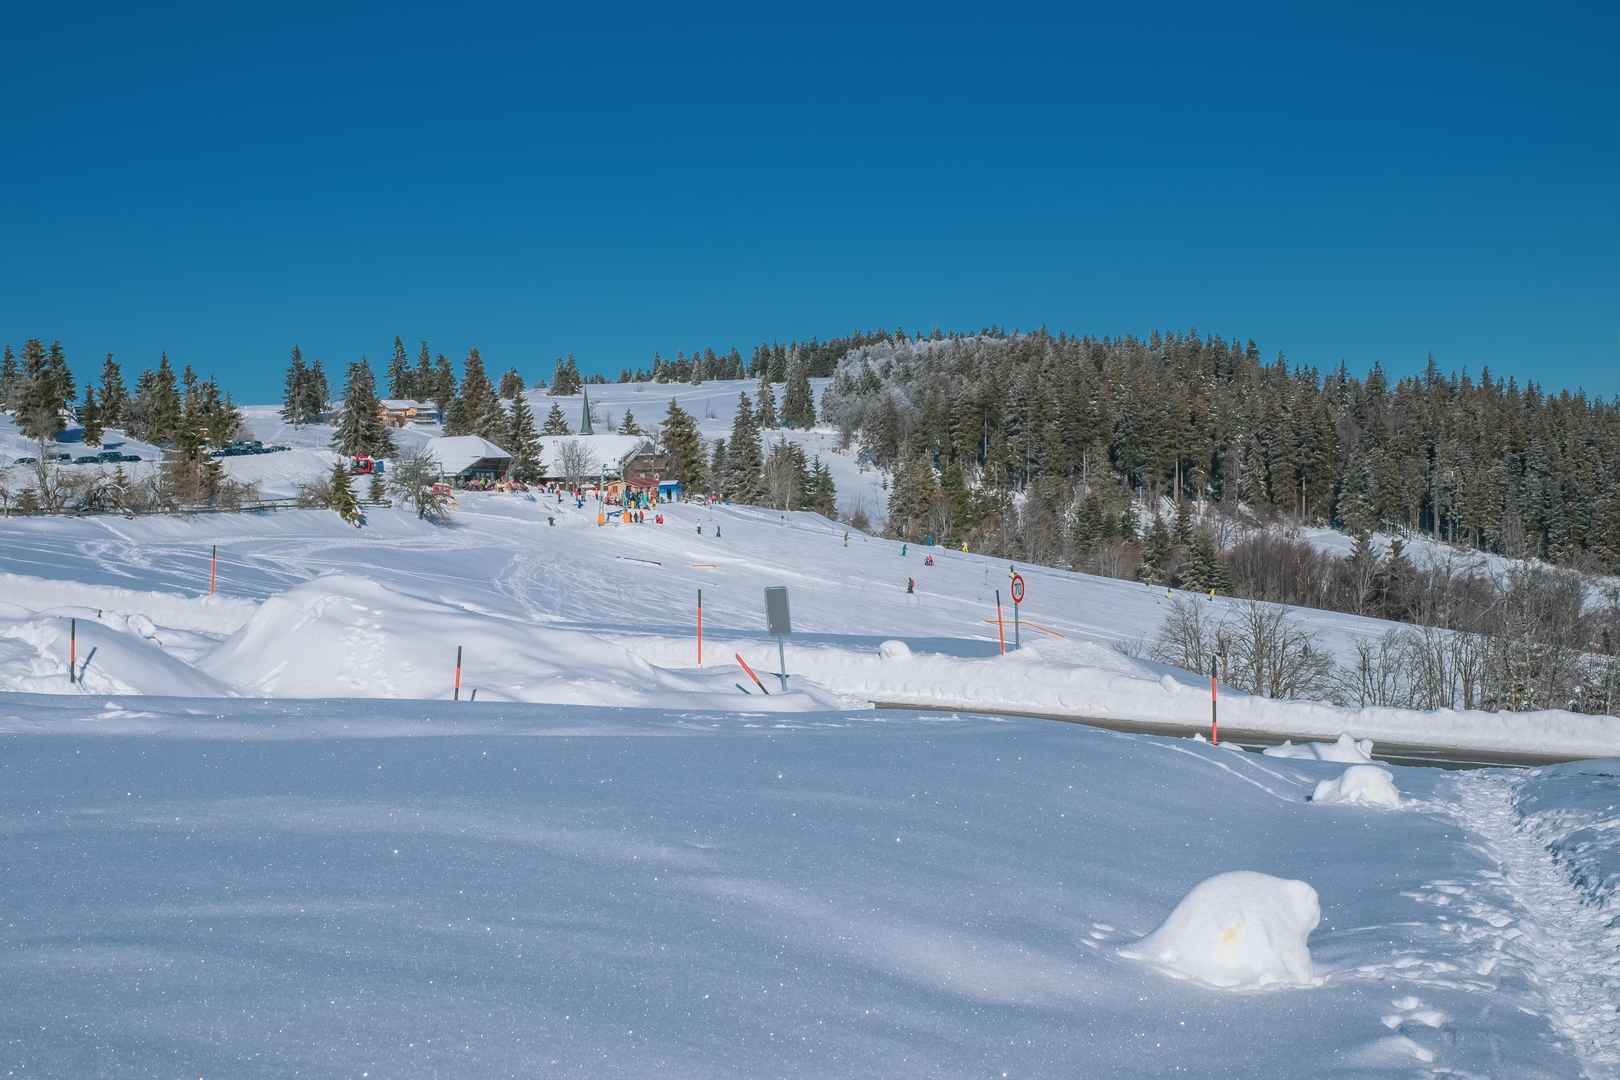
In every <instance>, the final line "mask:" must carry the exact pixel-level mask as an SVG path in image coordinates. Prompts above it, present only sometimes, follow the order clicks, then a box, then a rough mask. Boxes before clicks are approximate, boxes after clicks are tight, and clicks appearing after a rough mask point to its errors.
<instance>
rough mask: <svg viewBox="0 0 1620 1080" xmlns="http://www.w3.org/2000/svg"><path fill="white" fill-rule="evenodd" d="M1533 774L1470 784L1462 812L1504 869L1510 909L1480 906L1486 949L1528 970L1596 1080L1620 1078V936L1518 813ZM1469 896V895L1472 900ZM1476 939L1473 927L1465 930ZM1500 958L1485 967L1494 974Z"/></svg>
mask: <svg viewBox="0 0 1620 1080" xmlns="http://www.w3.org/2000/svg"><path fill="white" fill-rule="evenodd" d="M1524 779H1525V774H1511V773H1502V772H1496V771H1489V772H1476V773H1467V774H1463V775H1461V776H1460V777H1459V778H1458V780H1457V785H1456V788H1457V798H1458V802H1457V804H1456V813H1457V815H1458V816H1459V818H1460V819H1461V820H1462V821H1463V822H1464V823H1465V824H1466V825H1467V826H1468V828H1469V829H1470V830H1471V831H1472V832H1473V833H1474V834H1475V836H1477V837H1478V839H1479V840H1480V841H1481V845H1480V847H1481V851H1482V853H1483V854H1484V855H1485V856H1486V857H1487V858H1488V859H1490V860H1491V861H1492V862H1494V863H1495V865H1496V871H1495V875H1488V876H1497V885H1498V889H1499V891H1500V893H1502V894H1504V896H1505V898H1506V900H1507V901H1508V903H1507V905H1506V908H1505V909H1504V908H1502V907H1497V906H1495V905H1493V904H1490V903H1487V902H1479V901H1471V902H1469V903H1468V905H1467V906H1468V913H1469V914H1470V915H1472V916H1474V917H1475V918H1476V919H1478V920H1479V923H1478V924H1476V925H1475V927H1474V933H1475V934H1476V935H1477V939H1476V940H1477V942H1478V943H1479V944H1480V945H1482V946H1484V947H1485V948H1487V949H1489V950H1491V951H1492V953H1497V952H1501V953H1507V954H1510V955H1512V956H1513V957H1515V958H1517V959H1520V960H1523V961H1525V962H1526V964H1527V968H1528V970H1527V971H1526V976H1527V978H1528V980H1529V982H1530V983H1531V985H1532V986H1534V987H1535V988H1536V989H1537V990H1538V991H1539V993H1540V995H1541V997H1542V998H1544V999H1545V1002H1546V1014H1545V1015H1546V1017H1547V1019H1548V1021H1549V1022H1550V1023H1551V1024H1552V1026H1553V1028H1554V1029H1555V1030H1557V1031H1558V1032H1559V1033H1560V1034H1562V1035H1564V1036H1565V1037H1566V1038H1568V1039H1569V1041H1570V1043H1571V1044H1572V1045H1573V1046H1574V1049H1575V1053H1576V1055H1577V1056H1578V1057H1579V1059H1580V1061H1581V1064H1582V1066H1583V1067H1584V1068H1585V1070H1586V1075H1587V1076H1589V1077H1593V1078H1597V1077H1613V1076H1615V1075H1620V927H1617V926H1614V925H1611V913H1609V912H1608V911H1606V910H1605V908H1604V906H1603V905H1602V904H1601V903H1600V902H1599V898H1598V897H1595V896H1592V895H1588V894H1587V893H1584V892H1582V891H1581V890H1580V889H1578V888H1577V887H1576V886H1575V885H1574V884H1573V883H1572V882H1571V880H1570V877H1569V874H1568V873H1567V872H1566V870H1565V868H1564V866H1563V865H1562V864H1561V863H1560V862H1559V861H1557V860H1556V859H1555V858H1554V857H1553V855H1552V854H1551V853H1550V852H1549V851H1548V848H1547V845H1546V844H1545V843H1544V842H1543V841H1542V840H1541V839H1540V838H1538V837H1537V836H1536V834H1535V833H1534V832H1533V831H1532V830H1531V828H1530V827H1529V826H1528V824H1527V823H1526V821H1525V819H1524V817H1523V815H1522V814H1521V813H1520V812H1519V810H1518V809H1517V807H1516V800H1517V795H1518V787H1519V785H1520V784H1521V783H1523V781H1524ZM1464 895H1466V894H1464ZM1463 932H1464V933H1467V928H1466V925H1465V929H1464V931H1463ZM1495 967H1496V963H1495V960H1494V957H1493V956H1491V955H1487V956H1486V957H1484V958H1483V959H1482V961H1481V965H1480V968H1479V971H1480V974H1486V975H1488V974H1491V973H1492V972H1493V970H1494V969H1495Z"/></svg>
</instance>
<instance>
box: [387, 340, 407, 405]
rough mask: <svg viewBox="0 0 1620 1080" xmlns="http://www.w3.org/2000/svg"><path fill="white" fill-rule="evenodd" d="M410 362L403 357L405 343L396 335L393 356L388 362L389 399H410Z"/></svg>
mask: <svg viewBox="0 0 1620 1080" xmlns="http://www.w3.org/2000/svg"><path fill="white" fill-rule="evenodd" d="M410 363H411V362H410V360H409V358H407V357H406V355H405V342H404V341H403V340H401V339H400V338H399V337H398V336H397V335H396V336H395V337H394V355H393V356H392V357H391V358H390V359H389V361H388V396H389V397H391V398H410V397H411V396H412V395H411V368H410Z"/></svg>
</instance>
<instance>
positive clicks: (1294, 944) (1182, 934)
mask: <svg viewBox="0 0 1620 1080" xmlns="http://www.w3.org/2000/svg"><path fill="white" fill-rule="evenodd" d="M1321 921H1322V911H1321V907H1320V905H1319V904H1318V902H1317V898H1316V890H1315V889H1313V888H1311V887H1310V886H1309V885H1307V884H1305V882H1303V881H1290V880H1288V879H1286V878H1277V877H1272V876H1271V875H1270V874H1259V873H1255V872H1253V871H1249V870H1237V871H1233V872H1230V873H1225V874H1216V875H1215V876H1214V877H1212V878H1206V879H1205V880H1204V881H1201V882H1199V883H1198V884H1197V885H1195V886H1193V889H1192V891H1191V892H1189V893H1188V894H1187V895H1186V897H1185V898H1184V899H1183V900H1182V901H1181V903H1179V904H1177V905H1176V909H1175V910H1174V911H1172V912H1171V913H1170V917H1169V918H1168V919H1166V920H1165V921H1164V923H1163V924H1162V925H1160V927H1159V928H1158V929H1157V930H1155V931H1153V933H1151V934H1149V935H1148V936H1147V937H1145V938H1143V939H1142V940H1141V941H1139V942H1137V943H1136V944H1135V945H1133V946H1131V947H1130V948H1128V949H1125V950H1123V951H1122V952H1121V955H1122V956H1126V957H1128V958H1130V959H1133V960H1145V961H1147V962H1148V963H1151V964H1153V965H1155V966H1156V967H1159V968H1161V969H1162V970H1164V971H1165V972H1166V973H1167V974H1170V975H1173V976H1175V977H1176V978H1181V979H1192V980H1195V981H1197V982H1201V983H1204V984H1206V985H1208V986H1214V987H1219V988H1220V989H1223V990H1246V989H1259V988H1263V987H1271V986H1312V985H1315V984H1316V982H1317V981H1318V980H1317V979H1316V978H1315V976H1314V975H1313V973H1312V970H1311V951H1310V948H1309V946H1308V945H1307V943H1306V939H1307V938H1308V937H1310V933H1311V931H1312V930H1315V929H1316V926H1317V924H1318V923H1319V922H1321Z"/></svg>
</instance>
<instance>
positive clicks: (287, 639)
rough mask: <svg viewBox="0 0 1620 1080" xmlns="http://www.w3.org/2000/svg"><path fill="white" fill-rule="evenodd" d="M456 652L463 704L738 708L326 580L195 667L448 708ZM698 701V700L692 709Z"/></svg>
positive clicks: (556, 638) (530, 639)
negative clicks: (675, 698) (680, 700)
mask: <svg viewBox="0 0 1620 1080" xmlns="http://www.w3.org/2000/svg"><path fill="white" fill-rule="evenodd" d="M458 648H459V649H460V650H461V665H462V678H461V694H460V697H461V700H462V701H530V702H547V703H552V704H570V705H616V706H629V707H650V706H654V705H656V704H660V703H662V704H666V705H667V704H668V700H669V696H670V694H671V693H672V692H673V693H684V694H688V695H691V697H688V698H687V699H686V700H687V702H688V703H691V704H699V705H705V706H712V705H722V704H723V705H725V706H731V707H735V704H736V698H737V697H738V694H737V691H736V688H735V687H734V686H733V685H732V683H733V676H731V675H729V674H727V673H726V672H725V671H724V670H721V669H716V670H715V671H712V672H708V671H705V672H703V673H701V674H699V673H686V672H678V671H671V670H669V669H667V668H659V667H655V666H653V665H652V664H650V663H648V662H647V661H645V660H643V659H641V658H639V657H636V656H633V655H631V654H630V653H629V652H627V651H626V650H625V649H624V648H622V647H621V646H618V645H615V644H613V643H611V642H608V641H604V640H602V639H601V638H599V637H596V636H594V635H592V634H586V633H581V632H578V631H574V630H560V629H557V628H554V627H549V626H543V625H536V624H535V623H533V622H529V621H527V620H522V619H517V618H509V617H506V616H502V615H498V614H494V613H492V612H489V611H484V610H476V609H471V608H468V607H464V606H461V605H458V604H453V603H448V602H445V601H441V600H432V599H426V598H423V597H420V596H412V595H408V594H406V593H402V592H399V591H396V590H394V589H391V588H389V587H387V586H385V585H382V584H379V583H378V582H375V581H372V580H370V579H368V578H362V577H356V576H353V575H348V574H329V575H326V576H324V577H318V578H315V579H314V580H312V581H307V582H305V583H303V584H302V585H299V586H297V587H295V588H293V589H289V590H288V591H287V592H285V593H282V594H280V595H278V596H273V597H271V598H270V599H268V600H266V601H265V602H264V603H263V604H262V605H260V607H259V610H258V611H257V612H256V613H255V614H254V615H253V617H252V618H250V619H249V620H248V621H247V623H246V625H244V626H243V627H242V629H241V630H239V631H237V632H236V633H235V634H234V635H232V636H231V637H230V638H228V639H227V640H226V641H224V642H223V643H221V644H220V645H218V646H217V647H215V648H214V649H212V650H211V651H209V652H208V653H207V654H206V655H205V656H203V657H202V658H201V659H200V660H199V661H198V666H199V667H200V668H202V670H204V671H205V672H208V673H209V674H210V675H212V676H213V677H214V678H217V679H219V680H221V681H223V682H227V683H230V684H231V685H233V686H236V687H238V688H239V689H240V690H241V691H242V692H245V693H249V694H253V695H259V696H265V697H362V698H416V699H423V698H448V697H452V696H453V694H454V686H455V682H454V679H455V670H456V657H457V649H458ZM795 690H796V691H798V692H796V693H792V694H774V695H772V696H771V697H770V698H761V699H760V700H759V701H757V702H756V701H750V707H751V708H753V709H755V710H756V711H796V710H799V709H804V708H807V707H816V706H821V707H827V706H833V705H836V699H833V698H831V697H829V696H828V695H826V694H824V693H821V692H819V691H816V690H815V689H814V688H807V687H804V686H799V687H796V688H795ZM694 699H696V700H694Z"/></svg>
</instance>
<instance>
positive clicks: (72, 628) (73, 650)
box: [68, 619, 79, 683]
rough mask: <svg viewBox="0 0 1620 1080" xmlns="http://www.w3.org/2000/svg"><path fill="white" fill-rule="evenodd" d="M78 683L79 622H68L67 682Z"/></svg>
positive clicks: (73, 620)
mask: <svg viewBox="0 0 1620 1080" xmlns="http://www.w3.org/2000/svg"><path fill="white" fill-rule="evenodd" d="M78 681H79V620H78V619H69V620H68V682H69V683H76V682H78Z"/></svg>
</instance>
